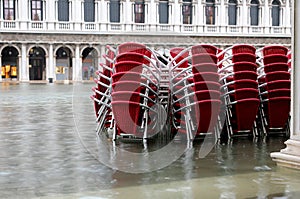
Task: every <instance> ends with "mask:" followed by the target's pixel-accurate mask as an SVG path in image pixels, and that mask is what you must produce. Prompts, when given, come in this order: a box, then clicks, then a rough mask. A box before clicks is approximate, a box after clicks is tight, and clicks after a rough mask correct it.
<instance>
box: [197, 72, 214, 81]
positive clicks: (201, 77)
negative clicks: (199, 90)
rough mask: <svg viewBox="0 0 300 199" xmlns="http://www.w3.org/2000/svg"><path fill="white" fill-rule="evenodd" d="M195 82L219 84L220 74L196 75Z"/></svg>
mask: <svg viewBox="0 0 300 199" xmlns="http://www.w3.org/2000/svg"><path fill="white" fill-rule="evenodd" d="M193 78H194V82H201V81H213V82H219V74H218V73H214V72H203V73H196V74H194V77H193Z"/></svg>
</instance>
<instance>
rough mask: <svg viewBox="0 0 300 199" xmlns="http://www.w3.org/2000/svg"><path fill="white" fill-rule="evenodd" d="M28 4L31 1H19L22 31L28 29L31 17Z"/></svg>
mask: <svg viewBox="0 0 300 199" xmlns="http://www.w3.org/2000/svg"><path fill="white" fill-rule="evenodd" d="M28 3H29V1H19V2H18V10H19V20H20V27H19V28H20V29H21V30H26V29H27V21H28V20H29V18H30V15H29V14H28V6H29V5H28ZM1 6H2V5H1ZM1 19H2V18H1Z"/></svg>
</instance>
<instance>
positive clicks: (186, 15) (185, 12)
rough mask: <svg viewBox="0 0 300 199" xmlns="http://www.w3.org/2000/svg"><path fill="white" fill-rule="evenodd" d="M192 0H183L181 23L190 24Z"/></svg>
mask: <svg viewBox="0 0 300 199" xmlns="http://www.w3.org/2000/svg"><path fill="white" fill-rule="evenodd" d="M192 14H193V12H192V1H191V0H183V3H182V22H183V24H192Z"/></svg>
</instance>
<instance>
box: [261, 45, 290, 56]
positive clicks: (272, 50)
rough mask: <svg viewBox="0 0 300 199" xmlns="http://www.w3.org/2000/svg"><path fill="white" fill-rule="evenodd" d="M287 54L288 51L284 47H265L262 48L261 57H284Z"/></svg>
mask: <svg viewBox="0 0 300 199" xmlns="http://www.w3.org/2000/svg"><path fill="white" fill-rule="evenodd" d="M287 52H288V49H287V48H286V47H284V46H275V45H274V46H265V47H264V48H263V55H264V56H266V55H271V54H281V55H286V54H287Z"/></svg>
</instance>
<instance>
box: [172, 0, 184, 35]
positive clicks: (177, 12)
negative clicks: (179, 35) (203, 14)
mask: <svg viewBox="0 0 300 199" xmlns="http://www.w3.org/2000/svg"><path fill="white" fill-rule="evenodd" d="M173 17H174V19H173V22H174V25H175V27H174V31H175V32H179V31H180V25H181V24H182V20H181V19H182V11H181V4H179V2H178V0H174V14H173Z"/></svg>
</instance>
